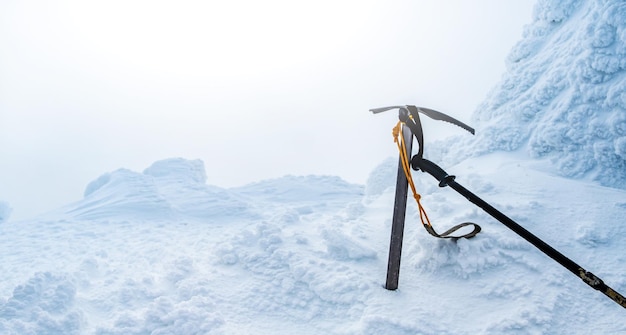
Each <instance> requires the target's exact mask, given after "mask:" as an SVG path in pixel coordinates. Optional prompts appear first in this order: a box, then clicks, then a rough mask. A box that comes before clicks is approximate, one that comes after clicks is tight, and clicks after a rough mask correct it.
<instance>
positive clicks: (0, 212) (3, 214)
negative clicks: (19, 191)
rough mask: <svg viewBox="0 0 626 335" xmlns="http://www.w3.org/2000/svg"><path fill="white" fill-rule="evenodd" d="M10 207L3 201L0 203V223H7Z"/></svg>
mask: <svg viewBox="0 0 626 335" xmlns="http://www.w3.org/2000/svg"><path fill="white" fill-rule="evenodd" d="M11 211H12V210H11V207H10V206H9V204H8V203H7V202H5V201H0V223H2V222H5V221H8V220H9V216H11Z"/></svg>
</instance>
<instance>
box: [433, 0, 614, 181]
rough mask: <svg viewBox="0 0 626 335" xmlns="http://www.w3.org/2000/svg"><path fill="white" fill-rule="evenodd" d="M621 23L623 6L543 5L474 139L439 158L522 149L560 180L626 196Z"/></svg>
mask: <svg viewBox="0 0 626 335" xmlns="http://www.w3.org/2000/svg"><path fill="white" fill-rule="evenodd" d="M624 22H626V3H624V2H623V1H608V0H603V1H573V0H567V1H556V0H554V1H547V0H545V1H538V3H537V4H536V6H535V9H534V16H533V21H532V23H531V24H529V25H527V26H526V27H525V29H524V37H523V38H522V39H521V40H520V41H519V42H518V43H517V45H515V46H514V47H513V49H512V50H511V52H510V54H509V56H508V58H507V68H508V71H507V72H506V73H505V74H504V75H503V77H502V80H501V82H500V83H499V84H498V85H496V87H494V89H493V90H492V91H491V93H490V94H489V96H488V97H487V98H486V99H485V101H484V102H483V103H482V104H481V105H480V106H479V107H478V109H477V110H476V113H475V114H474V117H473V120H472V126H474V127H475V128H476V129H478V132H477V136H476V138H474V139H472V140H465V139H463V140H462V141H463V142H464V145H458V146H457V147H456V148H453V149H448V150H445V151H449V154H448V155H447V157H437V158H441V159H446V160H447V161H448V162H449V163H458V162H459V161H461V160H463V159H465V158H467V157H468V156H474V155H481V154H485V153H489V152H493V151H497V150H505V151H517V150H519V149H522V150H523V151H524V152H525V153H526V154H527V155H528V156H529V157H532V158H545V159H549V160H550V161H552V163H553V170H554V171H555V172H557V173H558V174H560V175H562V176H568V177H573V178H581V177H583V178H589V179H592V180H596V181H598V182H600V183H601V184H603V185H607V186H615V187H620V188H625V187H626V174H624V173H623V172H624V170H626V159H625V155H624V151H625V150H624V144H625V143H626V71H625V70H626V25H625V24H624ZM450 143H452V142H447V143H446V144H444V146H449V145H451V144H450ZM434 151H435V152H436V153H437V151H443V150H434ZM444 156H446V155H444Z"/></svg>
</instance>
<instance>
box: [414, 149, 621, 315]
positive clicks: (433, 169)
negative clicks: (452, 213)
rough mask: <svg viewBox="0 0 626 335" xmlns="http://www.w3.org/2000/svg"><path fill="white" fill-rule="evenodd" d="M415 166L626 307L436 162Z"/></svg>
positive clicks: (602, 285) (599, 282) (589, 275)
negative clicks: (458, 181)
mask: <svg viewBox="0 0 626 335" xmlns="http://www.w3.org/2000/svg"><path fill="white" fill-rule="evenodd" d="M411 163H412V164H413V165H414V166H415V167H419V168H420V169H421V170H422V171H424V172H428V173H429V174H430V175H432V176H433V177H435V179H437V180H439V186H441V187H445V186H450V187H451V188H452V189H454V190H455V191H457V192H458V193H459V194H461V195H462V196H464V197H465V198H467V200H469V201H470V202H472V203H473V204H475V205H476V206H478V207H480V208H482V209H483V210H484V211H485V212H487V213H488V214H489V215H491V216H492V217H493V218H495V219H496V220H498V221H500V222H501V223H502V224H504V225H505V226H507V227H508V228H509V229H511V230H512V231H513V232H515V233H516V234H517V235H519V236H520V237H522V238H523V239H525V240H526V241H528V242H530V243H531V244H532V245H534V246H535V247H537V248H538V249H539V250H541V251H542V252H543V253H544V254H546V255H548V256H549V257H550V258H552V259H554V260H555V261H556V262H557V263H559V264H561V265H562V266H563V267H565V268H566V269H568V270H569V271H570V272H572V273H573V274H575V275H576V276H578V277H579V278H580V279H582V280H583V281H584V282H585V283H587V285H589V286H591V287H592V288H594V289H596V290H598V291H600V292H602V293H603V294H604V295H606V296H607V297H609V298H611V300H613V301H615V302H616V303H617V304H619V305H620V306H622V307H624V308H626V298H624V296H622V295H621V294H619V293H618V292H616V291H615V290H613V289H612V288H611V287H609V286H607V285H606V284H605V283H604V282H603V281H602V279H600V278H598V277H596V276H595V275H594V274H593V273H591V272H589V271H587V270H585V269H583V268H582V267H581V266H580V265H578V264H576V263H575V262H574V261H572V260H571V259H569V258H567V257H566V256H565V255H563V254H562V253H560V252H559V251H557V250H556V249H554V248H553V247H551V246H550V245H548V244H547V243H546V242H544V241H543V240H541V239H540V238H538V237H537V236H535V235H534V234H532V233H531V232H529V231H528V230H526V229H525V228H524V227H522V226H520V225H519V224H517V223H516V222H515V221H513V220H512V219H511V218H509V217H508V216H506V215H504V214H503V213H502V212H500V211H499V210H497V209H495V208H494V207H493V206H491V205H490V204H488V203H487V202H485V201H484V200H482V199H481V198H479V197H478V196H476V195H475V194H474V193H472V192H470V191H469V190H468V189H466V188H465V187H463V186H462V185H461V184H459V183H457V182H456V181H455V180H454V176H450V175H448V174H447V173H446V172H445V171H444V170H443V169H441V168H440V167H439V166H438V165H436V164H435V163H433V162H431V161H428V160H425V159H421V160H420V161H415V160H412V162H411Z"/></svg>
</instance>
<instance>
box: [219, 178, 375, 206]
mask: <svg viewBox="0 0 626 335" xmlns="http://www.w3.org/2000/svg"><path fill="white" fill-rule="evenodd" d="M230 191H232V192H234V193H237V194H240V195H242V196H245V197H247V198H249V199H250V201H253V202H256V203H259V202H260V203H264V202H274V203H275V202H279V203H282V204H293V205H307V204H308V205H311V206H312V207H317V206H332V205H339V206H343V205H345V203H346V201H353V200H354V198H358V197H360V196H362V195H363V185H357V184H351V183H348V182H346V181H345V180H343V179H341V178H339V177H336V176H318V175H309V176H292V175H288V176H284V177H281V178H275V179H268V180H263V181H260V182H256V183H252V184H248V185H245V186H243V187H237V188H232V189H230Z"/></svg>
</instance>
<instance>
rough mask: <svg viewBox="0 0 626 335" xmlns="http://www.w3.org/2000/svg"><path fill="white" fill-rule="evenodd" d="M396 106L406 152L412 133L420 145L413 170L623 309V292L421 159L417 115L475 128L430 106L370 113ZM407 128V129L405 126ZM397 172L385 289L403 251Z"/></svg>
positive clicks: (392, 285) (394, 281)
mask: <svg viewBox="0 0 626 335" xmlns="http://www.w3.org/2000/svg"><path fill="white" fill-rule="evenodd" d="M392 109H399V116H398V117H399V119H400V121H401V122H404V124H406V125H407V127H408V129H410V131H403V134H402V135H403V136H404V139H405V140H406V142H407V146H406V151H407V152H408V154H409V155H410V154H411V143H412V136H415V138H416V139H417V142H418V144H419V150H418V153H417V155H415V156H413V157H412V158H411V164H410V165H411V167H412V168H413V169H414V170H421V171H423V172H427V173H428V174H430V175H431V176H433V177H434V178H435V179H436V180H437V181H439V186H440V187H446V186H450V187H451V188H452V189H454V190H455V191H457V192H458V193H459V194H461V195H462V196H464V197H465V198H467V200H469V201H470V202H472V203H473V204H475V205H476V206H478V207H480V208H482V209H483V210H484V211H485V212H487V213H488V214H489V215H491V216H492V217H493V218H495V219H496V220H498V221H500V222H501V223H502V224H504V225H505V226H507V227H508V228H509V229H511V230H512V231H513V232H515V233H516V234H517V235H519V236H520V237H522V238H523V239H525V240H526V241H528V242H529V243H531V244H532V245H534V246H535V247H537V248H538V249H539V250H540V251H541V252H543V253H544V254H546V255H547V256H549V257H550V258H552V259H553V260H555V261H556V262H557V263H559V264H561V265H562V266H563V267H565V268H566V269H567V270H569V271H570V272H572V273H573V274H574V275H576V276H577V277H579V278H580V279H582V281H584V282H585V283H586V284H587V285H589V286H591V287H592V288H594V289H596V290H598V291H600V292H602V293H603V294H604V295H606V296H607V297H609V298H610V299H611V300H613V301H615V302H616V303H617V304H619V305H620V306H622V307H624V308H626V298H624V296H623V295H621V294H620V293H618V292H617V291H615V290H614V289H612V288H611V287H609V286H608V285H606V284H605V283H604V281H602V279H600V278H599V277H597V276H596V275H594V274H593V273H591V272H589V271H587V270H585V269H584V268H583V267H581V266H580V265H578V264H576V263H575V262H574V261H572V260H571V259H569V258H567V257H566V256H565V255H563V254H562V253H560V252H559V251H557V250H556V249H554V248H553V247H551V246H550V245H548V244H547V243H546V242H544V241H543V240H541V239H540V238H538V237H537V236H535V235H533V234H532V233H531V232H529V231H528V230H526V229H525V228H524V227H522V226H520V225H519V224H517V223H516V222H515V221H513V220H512V219H511V218H509V217H507V216H506V215H504V214H502V212H500V211H498V210H497V209H495V208H494V207H493V206H491V205H490V204H489V203H487V202H485V201H484V200H482V199H481V198H479V197H478V196H476V195H475V194H473V193H472V192H470V191H469V190H467V189H466V188H465V187H463V186H462V185H461V184H459V183H457V182H456V181H455V178H456V177H455V176H451V175H449V174H448V173H447V172H446V171H444V170H443V169H442V168H441V167H439V166H438V165H437V164H435V163H433V162H431V161H429V160H427V159H424V158H423V153H424V135H423V133H422V125H421V122H420V119H419V114H420V113H421V114H424V115H426V116H428V117H430V118H432V119H435V120H442V121H447V122H450V123H452V124H455V125H457V126H459V127H461V128H463V129H465V130H467V131H469V132H470V133H472V134H474V129H473V128H471V127H469V126H467V125H466V124H464V123H462V122H460V121H458V120H456V119H454V118H452V117H450V116H448V115H446V114H443V113H440V112H437V111H434V110H432V109H428V108H423V107H415V106H410V105H407V106H392V107H383V108H375V109H372V110H371V112H373V113H381V112H384V111H388V110H392ZM404 129H406V128H404ZM401 170H402V169H399V171H398V180H397V183H396V199H395V201H396V202H395V205H394V214H393V222H392V228H391V230H392V232H391V244H390V247H389V263H388V268H387V284H386V286H385V287H386V288H387V289H388V290H395V289H397V288H398V275H399V270H400V255H401V251H402V235H403V230H404V217H405V213H406V198H407V179H406V176H405V174H404V171H401Z"/></svg>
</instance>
